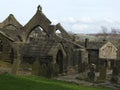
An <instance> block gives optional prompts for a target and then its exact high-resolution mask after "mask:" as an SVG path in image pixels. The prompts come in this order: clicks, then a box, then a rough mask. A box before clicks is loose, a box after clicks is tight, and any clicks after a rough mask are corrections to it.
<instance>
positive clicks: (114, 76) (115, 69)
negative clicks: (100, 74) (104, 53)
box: [111, 67, 119, 83]
mask: <svg viewBox="0 0 120 90" xmlns="http://www.w3.org/2000/svg"><path fill="white" fill-rule="evenodd" d="M118 79H119V69H118V67H113V72H112V77H111V82H112V83H118Z"/></svg>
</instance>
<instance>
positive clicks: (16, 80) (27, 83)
mask: <svg viewBox="0 0 120 90" xmlns="http://www.w3.org/2000/svg"><path fill="white" fill-rule="evenodd" d="M21 89H22V90H113V89H110V88H106V87H96V86H84V85H76V84H74V83H68V82H64V81H59V80H54V79H46V78H43V77H37V76H13V75H9V74H1V75H0V90H21Z"/></svg>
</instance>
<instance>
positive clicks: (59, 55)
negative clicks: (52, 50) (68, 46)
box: [56, 50, 64, 74]
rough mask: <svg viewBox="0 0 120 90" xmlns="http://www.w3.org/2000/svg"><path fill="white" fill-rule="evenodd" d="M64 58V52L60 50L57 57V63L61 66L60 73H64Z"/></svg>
mask: <svg viewBox="0 0 120 90" xmlns="http://www.w3.org/2000/svg"><path fill="white" fill-rule="evenodd" d="M63 59H64V57H63V53H62V51H61V50H59V51H58V53H57V57H56V63H57V65H58V67H59V73H60V74H61V73H63Z"/></svg>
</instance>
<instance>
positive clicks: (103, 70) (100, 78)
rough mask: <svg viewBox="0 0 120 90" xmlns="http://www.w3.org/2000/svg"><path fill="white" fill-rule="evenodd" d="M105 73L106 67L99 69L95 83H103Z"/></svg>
mask: <svg viewBox="0 0 120 90" xmlns="http://www.w3.org/2000/svg"><path fill="white" fill-rule="evenodd" d="M106 72H107V68H106V67H101V69H100V75H99V77H98V78H97V82H105V81H106Z"/></svg>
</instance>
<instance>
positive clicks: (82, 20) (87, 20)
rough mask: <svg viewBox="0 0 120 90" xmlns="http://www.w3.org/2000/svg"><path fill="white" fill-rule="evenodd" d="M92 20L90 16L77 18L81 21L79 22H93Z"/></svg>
mask: <svg viewBox="0 0 120 90" xmlns="http://www.w3.org/2000/svg"><path fill="white" fill-rule="evenodd" d="M93 21H94V20H93V19H92V18H90V17H82V18H80V19H79V22H81V23H93Z"/></svg>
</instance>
